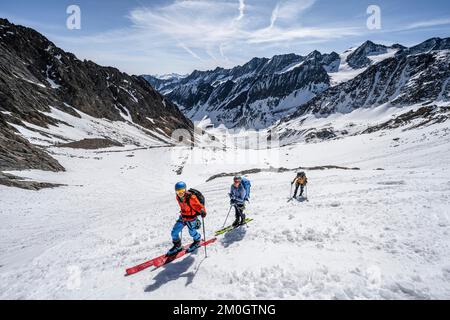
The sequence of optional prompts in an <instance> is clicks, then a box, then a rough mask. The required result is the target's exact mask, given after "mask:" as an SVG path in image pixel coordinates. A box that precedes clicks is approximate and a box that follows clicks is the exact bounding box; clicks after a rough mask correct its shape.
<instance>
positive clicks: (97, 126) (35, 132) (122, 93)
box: [0, 19, 193, 170]
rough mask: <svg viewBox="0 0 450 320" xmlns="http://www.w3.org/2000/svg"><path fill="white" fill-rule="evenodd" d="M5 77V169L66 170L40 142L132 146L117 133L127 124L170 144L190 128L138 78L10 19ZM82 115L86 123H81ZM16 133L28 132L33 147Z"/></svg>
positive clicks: (1, 60)
mask: <svg viewBox="0 0 450 320" xmlns="http://www.w3.org/2000/svg"><path fill="white" fill-rule="evenodd" d="M0 79H1V81H0V131H1V135H0V170H11V169H26V168H35V169H45V170H63V168H62V167H61V165H59V164H58V163H57V162H56V161H55V160H53V159H52V158H51V157H50V156H48V155H47V154H46V153H45V152H43V150H42V149H41V148H38V147H36V146H35V145H36V144H37V145H39V146H41V147H42V146H47V145H51V144H54V143H68V142H73V141H75V140H77V139H78V140H81V139H84V138H103V137H108V138H111V137H114V138H115V139H117V140H118V142H120V143H124V144H127V143H133V139H132V138H131V136H130V135H129V134H124V135H122V136H121V135H120V134H119V133H118V129H117V127H121V126H123V125H127V126H128V129H127V130H126V131H127V132H128V133H129V132H130V131H136V134H137V131H139V132H140V133H139V134H142V135H147V136H148V138H149V139H150V140H152V141H154V143H169V142H170V136H171V134H172V132H173V131H174V130H175V129H178V128H186V129H189V130H191V129H192V128H193V125H192V122H191V121H190V120H189V119H187V118H186V117H185V116H184V115H183V114H182V113H181V112H180V111H179V109H178V108H177V107H176V106H175V105H174V104H172V103H171V102H170V101H169V100H168V99H167V98H165V97H164V96H162V95H161V94H159V93H158V92H157V91H155V90H154V89H153V88H152V87H151V86H150V85H149V84H148V82H147V81H145V80H144V79H142V78H141V77H138V76H130V75H128V74H125V73H122V72H120V71H119V70H117V69H115V68H111V67H101V66H99V65H97V64H95V63H94V62H92V61H86V60H85V61H80V60H79V59H77V58H76V57H75V56H74V55H73V54H71V53H68V52H64V51H63V50H61V49H60V48H58V47H56V46H55V45H54V44H53V43H52V42H50V41H49V40H48V39H46V38H45V37H44V36H42V35H41V34H39V33H38V32H36V31H34V30H33V29H30V28H26V27H23V26H17V25H14V24H12V23H10V22H9V21H8V20H6V19H0ZM79 120H80V121H81V120H83V121H84V122H82V123H83V124H82V127H78V128H76V125H77V124H80V121H79ZM114 122H118V125H117V127H116V128H115V129H114V125H112V124H113V123H114ZM75 129H77V130H78V131H76V130H75ZM74 131H76V134H75V132H74ZM18 132H20V133H28V134H26V136H28V137H30V139H32V140H31V141H32V142H33V144H31V143H29V141H27V140H25V139H23V138H22V137H21V136H20V135H18V134H17V133H18ZM31 133H32V134H31ZM140 141H142V139H141V140H140Z"/></svg>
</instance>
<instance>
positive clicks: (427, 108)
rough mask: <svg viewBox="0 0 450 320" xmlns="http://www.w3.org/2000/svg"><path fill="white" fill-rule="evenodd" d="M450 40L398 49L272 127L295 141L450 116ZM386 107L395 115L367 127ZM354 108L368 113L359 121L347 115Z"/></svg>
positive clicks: (446, 118)
mask: <svg viewBox="0 0 450 320" xmlns="http://www.w3.org/2000/svg"><path fill="white" fill-rule="evenodd" d="M449 44H450V42H449V40H448V39H444V40H437V39H432V40H429V41H427V42H425V43H423V44H421V45H418V46H415V47H412V48H409V49H408V48H403V49H400V51H398V52H397V53H396V54H395V55H392V54H391V56H390V57H388V58H386V59H384V60H382V61H379V62H378V63H375V64H372V65H371V66H370V67H368V68H367V69H365V70H364V71H363V72H362V73H360V74H359V75H357V76H356V77H354V78H353V79H351V80H348V81H345V82H342V83H341V84H338V85H336V86H333V87H331V88H329V89H328V90H326V91H325V92H323V93H322V94H321V95H319V96H317V97H315V98H314V99H312V100H311V101H309V102H308V103H306V104H304V105H302V106H299V107H298V109H297V111H296V112H294V113H293V114H292V115H290V116H289V117H287V118H284V119H282V120H280V122H279V123H278V124H277V125H276V126H275V127H274V131H276V132H278V133H279V134H280V135H281V136H282V137H284V138H287V137H289V140H290V141H298V140H299V139H306V140H308V139H310V138H317V137H322V138H334V137H337V136H340V135H345V134H356V133H361V132H366V131H367V130H375V129H378V130H381V129H386V128H392V126H399V125H407V124H410V125H412V124H413V123H415V121H418V122H419V123H422V124H423V125H425V124H427V125H429V124H430V123H435V122H442V121H446V120H448V119H449V117H450V83H449V82H450V50H449V49H450V46H449ZM387 109H393V110H395V115H394V118H389V119H386V122H385V125H377V126H375V127H374V128H371V123H372V122H373V120H374V119H373V116H374V113H376V112H379V113H380V114H382V115H386V114H388V113H385V112H384V111H386V110H387ZM355 110H360V111H359V112H357V113H355V114H359V116H360V117H361V115H362V114H364V113H365V114H366V117H365V118H364V117H362V118H360V121H359V123H360V125H356V124H355V123H354V122H353V121H352V120H351V119H350V118H351V115H350V114H351V113H354V111H355ZM365 110H367V111H365ZM383 110H384V111H383ZM371 111H372V115H371V114H370V112H371ZM411 112H412V113H411ZM339 115H347V116H346V117H347V119H348V122H347V123H345V124H344V123H342V122H339V121H336V117H338V116H339ZM318 118H322V119H324V121H322V124H325V125H324V126H322V127H318V126H317V121H316V120H317V119H318ZM327 118H328V119H329V121H327ZM343 118H345V117H343ZM343 118H342V119H343ZM343 125H344V126H343ZM416 125H418V123H416Z"/></svg>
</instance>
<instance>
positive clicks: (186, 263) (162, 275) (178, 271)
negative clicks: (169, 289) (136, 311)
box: [144, 252, 205, 292]
mask: <svg viewBox="0 0 450 320" xmlns="http://www.w3.org/2000/svg"><path fill="white" fill-rule="evenodd" d="M197 253H198V252H195V253H192V254H189V255H188V256H186V258H184V259H182V260H180V261H177V262H171V263H168V264H166V265H164V266H162V267H161V268H163V270H162V271H160V272H159V273H158V274H157V275H156V276H155V277H154V278H153V280H154V281H155V282H154V283H152V284H151V285H149V286H147V287H146V288H145V290H144V291H145V292H152V291H155V290H158V289H159V288H161V287H162V286H163V285H165V284H167V283H169V282H171V281H175V280H177V279H180V278H186V284H185V286H186V287H187V286H188V285H190V284H191V283H192V281H193V280H194V278H195V276H196V275H197V272H198V270H199V268H200V265H201V264H202V263H203V261H204V260H205V259H203V260H202V261H201V262H200V263H199V264H198V266H197V268H196V270H195V271H190V272H187V271H188V270H189V268H190V267H191V266H192V264H193V263H194V261H195V257H194V255H197Z"/></svg>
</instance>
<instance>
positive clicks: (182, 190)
mask: <svg viewBox="0 0 450 320" xmlns="http://www.w3.org/2000/svg"><path fill="white" fill-rule="evenodd" d="M175 192H176V193H177V194H183V193H185V192H186V189H180V190H176V191H175Z"/></svg>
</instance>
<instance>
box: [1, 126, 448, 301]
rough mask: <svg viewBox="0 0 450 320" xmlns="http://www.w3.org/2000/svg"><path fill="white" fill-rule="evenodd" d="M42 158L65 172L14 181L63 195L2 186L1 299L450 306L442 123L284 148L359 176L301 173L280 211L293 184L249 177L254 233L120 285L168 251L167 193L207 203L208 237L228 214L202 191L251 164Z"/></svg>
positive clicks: (167, 152) (111, 156)
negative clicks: (437, 302) (432, 301)
mask: <svg viewBox="0 0 450 320" xmlns="http://www.w3.org/2000/svg"><path fill="white" fill-rule="evenodd" d="M393 138H399V140H393ZM49 148H50V149H49V150H51V151H53V152H54V153H55V154H56V155H55V157H56V158H57V159H58V160H59V161H60V162H61V164H62V165H63V166H64V167H66V168H67V172H65V173H51V172H42V171H35V170H32V171H23V172H19V173H17V174H18V175H20V176H23V177H25V178H31V179H37V180H40V181H49V182H55V183H64V184H66V185H67V186H66V187H61V188H56V189H45V190H41V191H39V192H35V191H26V190H20V189H14V188H7V187H4V186H0V198H1V208H0V216H1V219H2V223H1V224H0V232H1V234H2V237H1V240H0V299H51V298H56V299H98V298H110V299H127V298H133V299H190V298H192V294H193V293H195V296H196V297H197V298H198V299H280V298H283V299H299V298H300V299H428V298H438V299H448V298H449V297H450V248H449V246H450V234H449V232H450V220H449V216H448V213H449V200H450V192H449V191H450V182H449V181H450V179H449V178H450V168H449V166H448V163H450V136H449V132H448V127H447V125H446V123H443V124H438V125H435V126H433V127H429V128H423V129H420V130H415V131H405V132H403V131H401V130H393V131H390V132H388V133H382V132H381V133H380V132H378V133H374V134H371V135H361V136H354V137H347V138H344V139H339V140H333V141H327V142H322V143H317V144H309V145H303V144H299V145H290V146H286V147H283V148H281V149H280V150H279V154H280V161H279V163H272V164H273V165H274V166H275V167H280V166H283V167H289V168H294V167H298V166H299V165H302V166H315V165H327V164H333V165H340V166H357V167H360V168H361V170H359V171H344V170H323V171H310V172H307V175H308V179H309V182H310V183H309V186H308V190H307V192H308V196H309V201H308V202H307V201H304V202H298V201H296V200H294V201H290V202H288V201H287V200H288V196H289V191H290V181H291V180H292V179H293V176H294V173H293V172H286V173H260V174H254V175H249V178H250V179H251V181H252V184H253V187H252V198H251V202H250V204H249V205H248V209H247V216H248V217H251V218H254V221H252V222H250V223H249V224H248V226H247V227H245V226H244V227H241V228H240V229H237V230H234V231H233V232H230V233H227V234H225V235H224V236H219V239H218V241H217V242H216V243H215V244H212V245H210V246H208V247H207V250H208V258H207V259H205V258H204V251H203V248H202V249H201V250H198V252H197V253H195V254H192V255H187V256H185V257H184V258H182V259H179V260H176V261H174V262H172V263H170V264H168V265H166V266H163V267H161V268H159V269H157V270H153V268H149V269H146V270H144V271H142V272H140V273H138V274H136V275H133V276H130V277H124V272H125V269H126V268H128V267H131V266H133V265H136V264H139V263H141V262H144V261H145V260H148V259H150V258H152V257H155V256H157V255H160V254H162V253H164V252H165V251H166V250H167V249H168V248H169V247H170V246H171V241H170V230H171V228H172V225H173V223H174V222H175V220H176V218H177V216H178V211H179V208H178V205H177V203H176V201H175V196H174V194H173V193H172V189H173V184H174V183H175V182H176V181H178V180H181V179H182V180H184V181H186V182H187V183H188V184H189V186H190V187H196V188H198V189H200V190H201V191H202V192H203V193H204V194H205V196H206V199H207V200H206V201H207V210H208V217H207V218H206V220H205V221H206V229H207V238H211V237H212V236H213V235H214V231H215V230H217V229H219V228H220V227H221V226H222V225H223V222H224V219H225V216H226V213H227V211H228V208H229V206H228V205H229V200H228V197H227V193H228V192H229V186H230V178H229V177H228V178H219V179H215V180H212V181H211V182H208V183H205V181H206V179H207V178H209V177H210V176H212V175H213V174H217V173H220V172H235V171H240V170H244V169H249V168H254V167H257V166H256V165H254V164H250V163H246V164H233V165H225V164H220V163H214V161H213V159H210V161H208V162H207V163H206V165H205V164H197V165H195V164H192V163H189V161H186V154H185V153H183V152H180V153H179V155H177V156H176V157H175V158H174V154H177V153H173V152H172V151H173V150H172V149H171V148H155V149H146V150H130V151H126V150H129V149H130V146H127V147H125V148H123V149H120V148H117V150H123V151H124V152H112V151H111V152H105V153H101V154H99V153H96V152H95V151H87V150H71V149H58V148H55V147H49ZM114 150H116V149H114ZM229 152H231V151H229ZM255 152H257V151H255ZM182 163H183V166H184V167H183V174H182V175H181V176H178V175H177V174H176V171H177V169H178V168H179V166H180V165H181V164H182ZM260 167H261V166H260ZM377 168H383V169H384V170H375V169H377ZM232 220H233V213H231V214H230V217H229V219H228V223H227V224H229V223H231V222H232ZM183 240H184V243H187V242H188V241H190V239H189V238H188V233H187V230H186V229H185V231H184V233H183Z"/></svg>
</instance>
